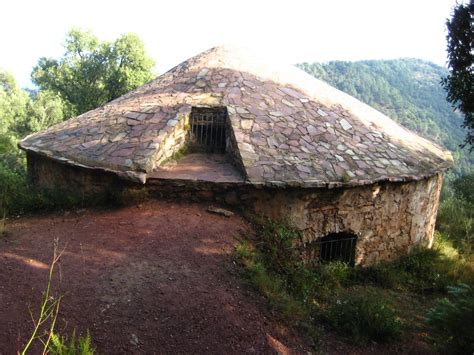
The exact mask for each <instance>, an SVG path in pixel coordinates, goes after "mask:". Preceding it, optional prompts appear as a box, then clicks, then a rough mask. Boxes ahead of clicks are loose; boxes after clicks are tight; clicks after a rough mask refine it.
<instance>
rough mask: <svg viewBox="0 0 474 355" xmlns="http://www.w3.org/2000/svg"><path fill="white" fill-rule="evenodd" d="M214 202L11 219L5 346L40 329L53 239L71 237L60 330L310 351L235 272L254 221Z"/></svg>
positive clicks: (113, 349) (111, 345) (217, 349)
mask: <svg viewBox="0 0 474 355" xmlns="http://www.w3.org/2000/svg"><path fill="white" fill-rule="evenodd" d="M206 207H207V206H205V205H200V204H179V203H167V202H157V201H154V202H150V203H147V204H144V205H143V206H141V207H140V208H138V207H128V208H123V209H119V210H113V211H86V212H84V213H82V214H77V213H75V212H72V213H70V214H68V215H49V216H43V217H30V218H21V219H18V220H15V221H11V222H10V223H9V224H8V225H7V227H8V230H9V235H8V236H7V237H4V238H2V239H1V240H0V268H1V270H2V272H1V273H0V318H1V322H0V354H15V353H16V351H17V349H19V348H21V346H22V345H23V344H24V341H25V339H26V338H27V337H28V335H29V334H31V331H32V322H31V320H30V319H29V314H28V308H29V307H30V308H31V309H32V310H33V311H34V313H36V312H37V310H38V307H39V303H40V298H41V292H42V290H43V289H44V288H45V286H46V283H47V272H48V263H49V261H50V258H51V255H52V250H53V240H54V238H60V243H61V245H63V246H64V245H67V249H66V252H65V253H64V255H63V257H62V261H61V271H62V282H61V287H62V292H63V293H64V294H65V297H64V299H63V302H62V306H61V311H60V322H59V327H58V329H59V330H60V331H61V332H62V333H63V334H70V333H72V331H73V329H74V328H76V329H77V332H79V333H82V332H84V331H85V330H86V329H90V332H91V334H92V337H93V341H94V343H95V345H96V346H97V348H98V351H99V353H107V354H117V353H127V354H130V353H146V354H154V353H157V354H159V353H173V354H177V353H181V354H182V353H187V354H190V353H198V354H231V353H234V354H241V353H258V354H261V353H288V352H293V353H306V348H303V346H302V345H301V341H300V340H299V339H297V338H296V337H295V336H293V335H291V334H289V332H288V331H287V330H286V329H284V328H282V327H280V326H279V325H277V324H276V323H275V322H274V321H271V320H269V319H267V318H266V317H265V315H264V313H263V312H262V311H261V310H262V309H263V306H262V305H263V302H262V300H261V299H258V297H257V296H255V295H254V293H253V292H250V291H249V290H248V289H247V287H245V286H244V285H243V284H242V281H241V280H240V279H239V277H238V276H237V275H236V272H235V271H236V266H235V265H234V264H233V263H232V258H231V256H230V255H231V253H232V250H233V245H234V242H235V237H237V236H238V235H239V234H240V233H242V232H243V231H246V230H248V229H249V228H250V227H249V225H248V224H247V223H246V222H245V221H244V220H243V219H242V218H241V217H239V216H237V215H236V216H233V217H230V218H226V217H223V216H219V215H212V214H209V213H207V212H206V211H205V209H206Z"/></svg>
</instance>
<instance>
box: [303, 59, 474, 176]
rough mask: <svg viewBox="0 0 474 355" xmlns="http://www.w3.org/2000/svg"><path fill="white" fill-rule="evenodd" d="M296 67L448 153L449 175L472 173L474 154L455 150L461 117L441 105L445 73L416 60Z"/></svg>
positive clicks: (368, 61) (458, 141)
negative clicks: (451, 165) (451, 166)
mask: <svg viewBox="0 0 474 355" xmlns="http://www.w3.org/2000/svg"><path fill="white" fill-rule="evenodd" d="M297 66H298V67H299V68H301V69H303V70H305V71H306V72H307V73H309V74H311V75H313V76H315V77H317V78H319V79H322V80H324V81H325V82H327V83H328V84H330V85H332V86H335V87H337V88H338V89H339V90H342V91H344V92H346V93H348V94H350V95H352V96H355V97H357V98H358V99H359V100H361V101H363V102H365V103H367V104H369V105H370V106H372V107H375V108H376V109H378V110H379V111H382V112H383V113H385V114H386V115H387V116H389V117H391V118H393V119H394V120H396V121H397V122H399V123H401V124H402V125H404V126H405V127H407V128H409V129H412V130H414V131H416V132H418V133H419V134H420V135H422V136H424V137H427V138H429V139H431V140H434V141H435V142H438V143H440V144H442V145H444V146H445V147H446V148H448V149H449V150H450V151H451V152H453V156H454V158H455V161H456V167H455V168H454V169H453V172H454V173H456V174H466V173H470V172H474V154H469V151H468V148H464V149H462V150H461V149H460V148H459V145H460V144H461V143H462V142H463V140H464V135H465V133H464V131H463V129H462V128H461V124H462V117H461V116H460V115H458V114H457V113H455V112H453V110H452V108H451V107H450V105H449V104H448V103H447V102H446V93H445V91H444V90H443V88H442V87H441V85H440V81H441V78H442V77H444V76H446V75H447V70H446V69H445V68H442V67H440V66H438V65H436V64H433V63H430V62H426V61H422V60H419V59H396V60H367V61H359V62H342V61H333V62H328V63H312V64H309V63H301V64H297Z"/></svg>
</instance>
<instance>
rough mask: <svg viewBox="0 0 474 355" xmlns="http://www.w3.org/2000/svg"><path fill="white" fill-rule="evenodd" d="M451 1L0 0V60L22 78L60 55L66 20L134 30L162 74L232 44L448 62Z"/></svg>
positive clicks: (300, 57) (318, 54) (294, 56)
mask: <svg viewBox="0 0 474 355" xmlns="http://www.w3.org/2000/svg"><path fill="white" fill-rule="evenodd" d="M455 3H456V0H395V1H394V0H391V1H388V0H334V1H332V0H312V1H299V0H289V1H258V0H250V1H247V0H238V1H223V0H221V1H218V0H216V1H211V0H208V1H207V0H206V1H199V0H195V1H192V0H190V1H184V0H173V1H157V0H155V1H153V0H149V1H145V0H133V1H132V0H128V1H122V0H120V1H119V0H116V1H105V0H102V1H101V0H80V1H66V0H62V1H56V0H34V1H24V0H11V1H8V0H6V1H3V3H2V4H1V5H0V68H3V69H6V70H8V71H10V72H12V73H13V74H14V75H15V77H16V78H17V80H18V82H19V83H20V85H22V86H31V83H30V81H29V77H30V73H31V70H32V68H33V66H34V65H35V64H36V63H37V61H38V59H39V58H40V57H43V56H46V57H60V56H61V55H62V53H63V51H64V50H63V48H62V46H61V44H62V43H63V41H64V37H65V34H66V32H67V31H68V30H69V29H70V28H71V27H74V26H75V27H80V28H83V29H91V30H92V31H93V32H94V33H95V34H96V35H97V36H98V37H99V38H100V39H103V40H114V39H115V38H117V37H118V36H119V35H120V34H122V33H125V32H134V33H136V34H138V35H139V37H140V38H141V39H142V40H143V41H144V42H145V46H146V50H147V52H148V54H149V55H151V56H152V57H153V58H154V59H155V60H156V63H157V66H156V73H157V74H158V73H162V72H164V71H166V70H168V69H169V68H171V67H173V66H174V65H176V64H179V63H180V62H182V61H183V60H186V59H187V58H189V57H191V56H193V55H195V54H197V53H199V52H201V51H203V50H206V49H207V48H210V47H213V46H216V45H219V44H223V43H233V44H237V45H246V46H250V47H251V48H252V47H255V48H258V49H259V50H260V51H263V52H266V53H267V54H272V55H273V57H274V58H278V60H280V61H285V62H288V63H297V62H303V61H308V62H313V61H329V60H361V59H392V58H401V57H414V58H422V59H426V60H430V61H432V62H435V63H437V64H439V65H444V64H445V62H446V53H445V47H446V41H445V37H446V30H445V25H444V23H445V20H446V18H447V17H448V16H450V14H451V9H452V7H453V6H454V5H455Z"/></svg>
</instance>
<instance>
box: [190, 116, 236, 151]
mask: <svg viewBox="0 0 474 355" xmlns="http://www.w3.org/2000/svg"><path fill="white" fill-rule="evenodd" d="M227 117H228V115H227V109H226V108H225V107H193V108H192V110H191V117H190V120H189V124H190V126H191V128H190V130H189V149H190V151H192V152H206V153H225V148H226V122H227Z"/></svg>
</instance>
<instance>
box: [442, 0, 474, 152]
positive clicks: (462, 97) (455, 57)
mask: <svg viewBox="0 0 474 355" xmlns="http://www.w3.org/2000/svg"><path fill="white" fill-rule="evenodd" d="M473 17H474V1H473V0H471V1H470V2H469V5H463V4H462V3H461V4H458V5H457V6H456V7H455V8H454V11H453V15H452V18H451V19H448V20H447V21H446V27H447V28H448V35H447V37H446V39H447V41H448V46H447V51H448V65H449V75H448V76H447V77H446V78H444V79H443V81H442V84H443V86H444V88H445V89H446V91H447V92H448V96H447V99H448V101H449V102H450V103H451V104H452V105H453V107H455V108H457V109H458V110H459V111H461V112H462V113H464V124H463V126H464V128H466V130H467V137H466V139H465V143H466V144H469V145H470V146H471V150H472V149H474V73H473V70H474V29H473V22H474V20H473Z"/></svg>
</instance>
